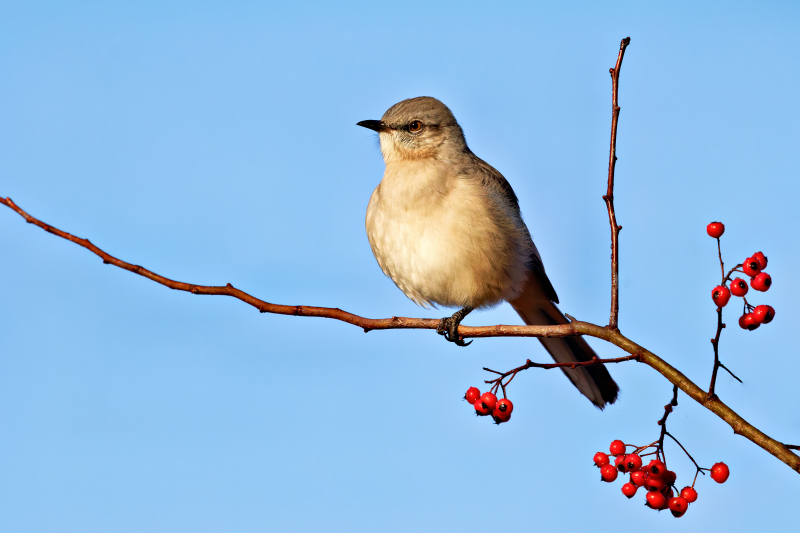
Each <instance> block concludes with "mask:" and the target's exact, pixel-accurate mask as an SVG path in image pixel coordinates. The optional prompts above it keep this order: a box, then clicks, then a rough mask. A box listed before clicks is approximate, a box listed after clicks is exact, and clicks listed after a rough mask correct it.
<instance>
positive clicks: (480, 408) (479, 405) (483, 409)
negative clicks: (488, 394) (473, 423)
mask: <svg viewBox="0 0 800 533" xmlns="http://www.w3.org/2000/svg"><path fill="white" fill-rule="evenodd" d="M472 405H473V407H475V412H476V413H478V416H488V415H490V414H492V410H491V409H489V406H488V405H486V404H485V403H484V402H483V400H481V399H478V400H476V401H475V403H474V404H472Z"/></svg>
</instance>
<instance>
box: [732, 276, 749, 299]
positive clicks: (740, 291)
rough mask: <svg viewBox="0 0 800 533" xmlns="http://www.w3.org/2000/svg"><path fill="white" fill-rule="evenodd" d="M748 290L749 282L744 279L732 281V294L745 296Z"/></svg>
mask: <svg viewBox="0 0 800 533" xmlns="http://www.w3.org/2000/svg"><path fill="white" fill-rule="evenodd" d="M748 290H749V287H748V286H747V282H746V281H745V280H743V279H742V278H736V279H735V280H733V281H731V294H733V295H734V296H744V295H745V294H747V291H748Z"/></svg>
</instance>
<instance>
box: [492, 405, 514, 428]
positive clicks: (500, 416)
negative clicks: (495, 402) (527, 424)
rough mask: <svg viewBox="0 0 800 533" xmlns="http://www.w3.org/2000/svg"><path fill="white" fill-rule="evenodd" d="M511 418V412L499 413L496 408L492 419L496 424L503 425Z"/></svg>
mask: <svg viewBox="0 0 800 533" xmlns="http://www.w3.org/2000/svg"><path fill="white" fill-rule="evenodd" d="M510 418H511V411H498V410H497V407H495V408H494V411H492V419H493V420H494V423H495V424H502V423H503V422H508V421H509V419H510Z"/></svg>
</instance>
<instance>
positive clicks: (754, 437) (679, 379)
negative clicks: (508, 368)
mask: <svg viewBox="0 0 800 533" xmlns="http://www.w3.org/2000/svg"><path fill="white" fill-rule="evenodd" d="M0 203H1V204H3V205H5V206H7V207H9V208H10V209H12V210H13V211H15V212H17V213H18V214H19V215H20V216H21V217H23V218H24V219H25V221H26V222H28V223H30V224H34V225H36V226H39V227H40V228H42V229H43V230H45V231H47V232H49V233H52V234H53V235H56V236H58V237H61V238H62V239H66V240H68V241H71V242H74V243H75V244H78V245H79V246H82V247H84V248H86V249H87V250H89V251H91V252H92V253H94V254H95V255H97V256H99V257H100V258H101V259H102V260H103V262H104V263H106V264H110V265H114V266H117V267H119V268H122V269H124V270H127V271H129V272H133V273H134V274H138V275H140V276H143V277H145V278H147V279H150V280H153V281H155V282H156V283H160V284H162V285H164V286H166V287H169V288H171V289H175V290H181V291H186V292H190V293H192V294H209V295H224V296H232V297H234V298H238V299H239V300H241V301H243V302H245V303H247V304H249V305H251V306H253V307H255V308H256V309H258V310H259V311H261V312H262V313H273V314H279V315H294V316H315V317H321V318H332V319H335V320H340V321H342V322H346V323H348V324H353V325H355V326H358V327H360V328H363V329H364V331H365V332H366V331H371V330H378V329H436V327H437V326H438V324H439V321H438V320H435V319H425V318H405V317H391V318H383V319H372V318H364V317H361V316H358V315H354V314H353V313H348V312H347V311H342V310H341V309H336V308H328V307H309V306H301V305H279V304H273V303H269V302H265V301H264V300H261V299H259V298H256V297H255V296H251V295H250V294H248V293H246V292H244V291H242V290H239V289H236V288H234V287H233V286H232V285H231V284H230V283H228V284H227V285H225V286H207V285H195V284H191V283H184V282H181V281H175V280H172V279H169V278H166V277H164V276H161V275H159V274H156V273H154V272H152V271H150V270H148V269H146V268H143V267H141V266H138V265H133V264H131V263H127V262H125V261H122V260H120V259H117V258H116V257H114V256H112V255H110V254H108V253H106V252H105V251H103V250H101V249H100V248H98V247H97V246H95V245H94V244H92V243H91V242H90V241H89V240H88V239H82V238H80V237H76V236H74V235H71V234H69V233H67V232H65V231H61V230H60V229H57V228H54V227H53V226H50V225H49V224H45V223H44V222H42V221H41V220H39V219H37V218H34V217H32V216H31V215H29V214H28V213H26V212H25V211H23V210H22V209H21V208H20V207H19V206H17V205H16V204H15V203H14V202H13V201H12V200H11V199H10V198H2V197H0ZM458 333H459V335H460V336H462V337H465V338H469V337H568V336H574V335H588V336H590V337H595V338H598V339H602V340H604V341H606V342H608V343H610V344H613V345H614V346H617V347H618V348H620V349H622V350H623V351H625V352H627V353H629V354H631V356H632V357H630V358H619V359H620V360H623V359H624V360H636V361H639V362H640V363H644V364H646V365H648V366H650V367H652V368H653V369H655V370H656V371H657V372H658V373H660V374H661V375H662V376H664V377H665V378H666V379H667V380H668V381H669V382H670V383H672V384H673V385H675V386H677V387H678V388H679V389H680V390H682V391H683V392H684V393H686V395H687V396H689V397H690V398H692V399H693V400H695V401H696V402H697V403H699V404H700V405H702V406H703V407H705V408H706V409H708V410H709V411H711V412H712V413H714V414H715V415H717V416H718V417H719V418H721V419H722V420H724V421H725V422H726V423H727V424H728V425H730V426H731V428H733V432H734V433H735V434H736V435H742V436H743V437H746V438H747V439H749V440H751V441H752V442H754V443H755V444H757V445H758V446H760V447H761V448H763V449H764V450H766V451H767V452H768V453H770V454H772V455H774V456H775V457H777V458H778V459H780V460H781V461H783V462H784V463H786V464H787V465H789V466H790V467H791V468H792V469H793V470H795V471H796V472H800V457H798V456H797V455H795V454H794V453H792V452H791V450H790V449H789V448H788V447H787V446H785V445H784V444H782V443H780V442H778V441H776V440H775V439H773V438H771V437H769V436H767V435H766V434H764V433H763V432H762V431H760V430H759V429H757V428H756V427H754V426H753V425H752V424H750V423H749V422H747V421H746V420H745V419H743V418H742V417H741V416H739V415H738V414H737V413H736V412H735V411H733V410H732V409H731V408H730V407H728V406H727V405H725V404H724V403H723V402H722V401H721V400H720V399H719V398H718V397H717V396H716V395H715V396H712V397H709V396H708V395H707V394H706V391H704V390H703V389H701V388H700V387H698V386H697V385H696V384H695V383H694V382H692V381H691V380H690V379H689V378H687V377H686V376H684V375H683V374H682V373H681V372H680V371H678V370H677V369H676V368H674V367H673V366H671V365H670V364H669V363H667V362H666V361H664V360H663V359H661V358H660V357H658V356H657V355H656V354H654V353H652V352H650V351H649V350H646V349H645V348H643V347H641V346H639V345H638V344H636V343H635V342H633V341H631V340H630V339H628V338H627V337H625V336H624V335H622V334H621V333H620V332H619V331H616V330H613V329H610V328H608V327H601V326H597V325H595V324H590V323H588V322H582V321H580V320H573V321H572V322H570V323H569V324H562V325H557V326H506V325H497V326H482V327H469V326H459V328H458ZM602 362H603V360H597V361H589V362H588V363H587V364H600V363H602ZM606 362H614V361H613V360H606ZM527 364H528V363H526V365H527ZM575 364H576V365H579V364H580V363H575ZM533 366H541V367H543V368H557V367H558V364H557V363H555V364H538V363H531V367H533Z"/></svg>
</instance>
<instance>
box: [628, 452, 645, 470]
mask: <svg viewBox="0 0 800 533" xmlns="http://www.w3.org/2000/svg"><path fill="white" fill-rule="evenodd" d="M625 468H626V469H627V470H628V472H635V471H637V470H639V469H640V468H642V458H641V457H639V456H638V455H636V454H635V453H632V454H630V455H628V456H627V457H625Z"/></svg>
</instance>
